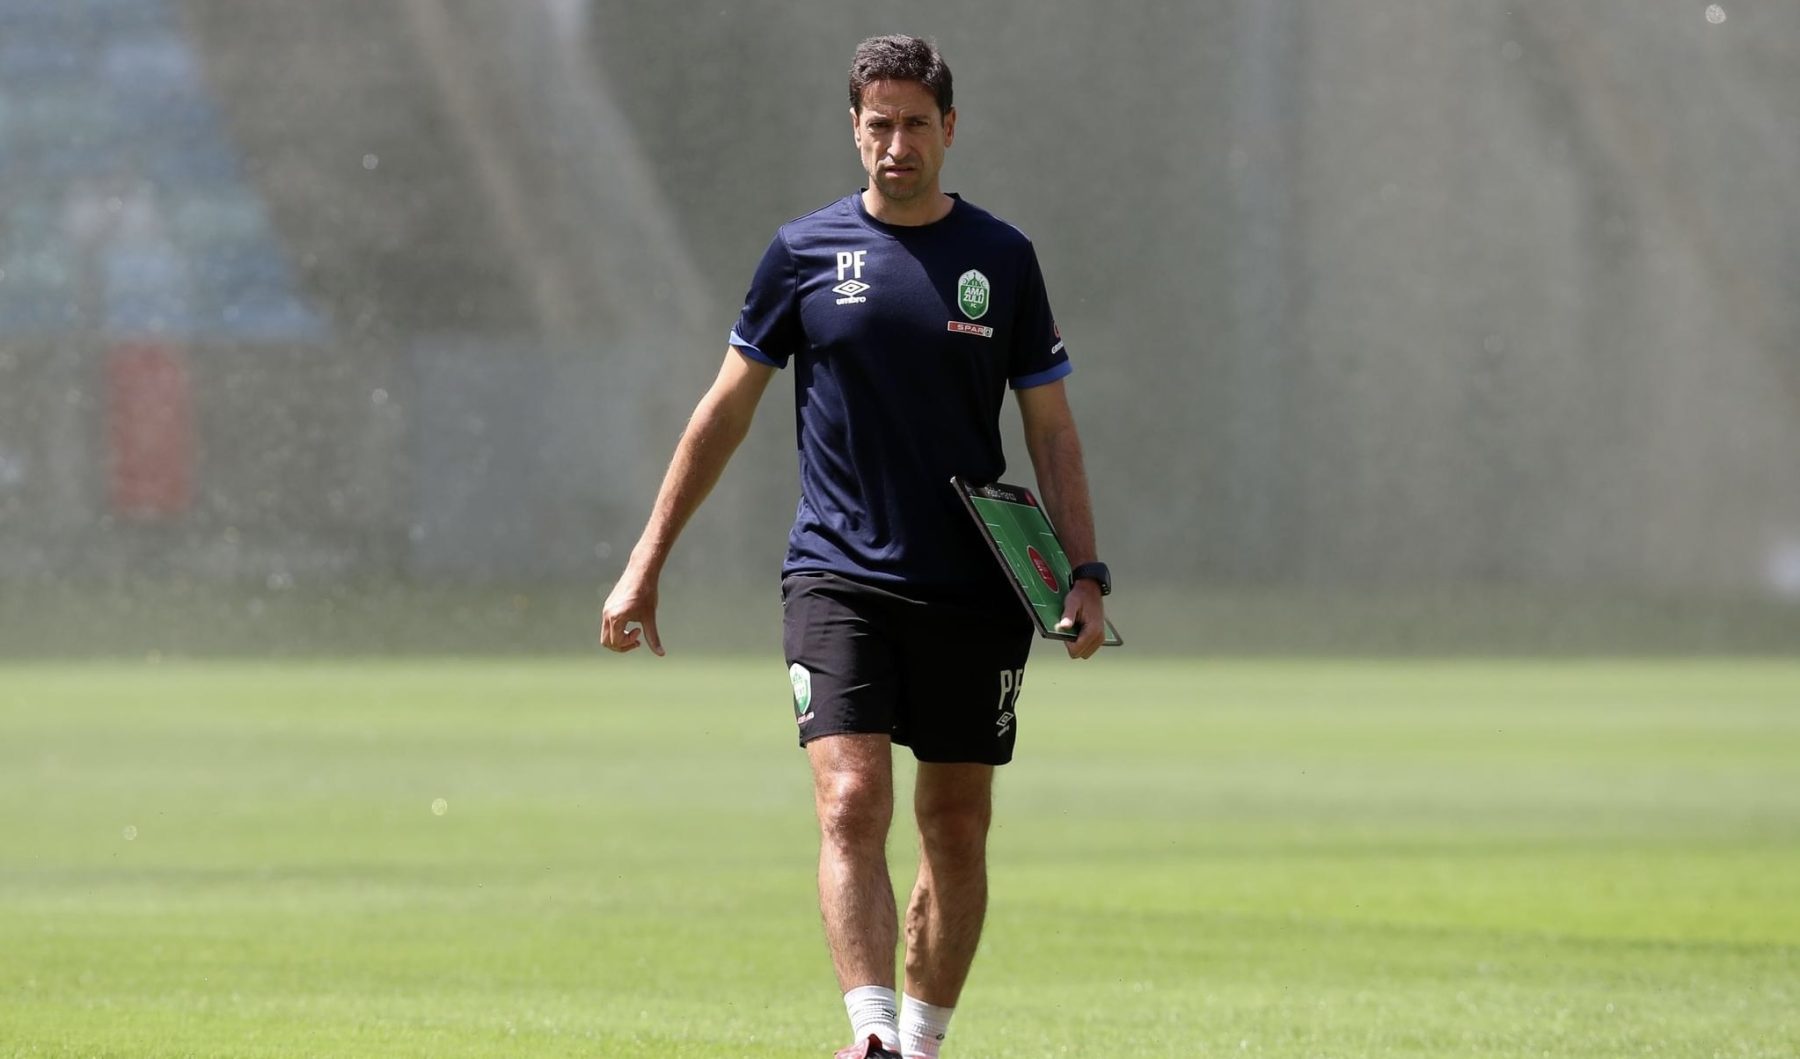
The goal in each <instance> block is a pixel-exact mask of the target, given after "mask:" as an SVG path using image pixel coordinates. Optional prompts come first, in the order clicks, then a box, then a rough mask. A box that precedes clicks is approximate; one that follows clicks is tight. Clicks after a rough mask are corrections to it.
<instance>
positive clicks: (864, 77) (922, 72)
mask: <svg viewBox="0 0 1800 1059" xmlns="http://www.w3.org/2000/svg"><path fill="white" fill-rule="evenodd" d="M873 81H917V82H919V83H920V84H922V85H924V86H925V87H926V88H928V89H930V90H931V94H932V95H934V96H936V97H937V105H938V113H940V114H948V113H950V107H951V105H952V102H953V95H952V93H951V87H950V67H948V66H946V65H945V64H944V57H943V56H942V55H939V54H938V50H937V45H936V44H933V43H932V42H931V41H928V40H921V39H920V38H918V37H908V36H905V35H904V34H893V35H890V36H886V37H870V38H869V39H868V40H865V41H863V42H862V43H861V44H858V45H857V46H856V54H855V55H854V56H852V57H851V59H850V109H851V110H854V111H858V112H861V110H862V94H863V89H865V88H867V87H869V84H870V83H871V82H873Z"/></svg>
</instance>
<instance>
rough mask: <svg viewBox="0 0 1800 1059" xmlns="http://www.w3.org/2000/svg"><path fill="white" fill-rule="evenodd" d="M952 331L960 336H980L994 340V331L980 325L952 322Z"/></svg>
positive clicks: (959, 321) (958, 321)
mask: <svg viewBox="0 0 1800 1059" xmlns="http://www.w3.org/2000/svg"><path fill="white" fill-rule="evenodd" d="M950 330H952V331H955V332H956V333H957V334H959V335H980V336H981V337H982V338H993V337H994V329H993V328H991V327H983V326H981V325H980V324H965V323H963V322H962V321H961V320H952V321H950Z"/></svg>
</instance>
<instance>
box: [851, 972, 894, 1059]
mask: <svg viewBox="0 0 1800 1059" xmlns="http://www.w3.org/2000/svg"><path fill="white" fill-rule="evenodd" d="M899 1008H900V1002H899V1001H898V1000H897V999H895V997H894V991H893V990H892V989H889V988H888V987H887V986H884V985H859V986H857V987H856V988H855V989H852V990H850V991H849V992H848V993H845V994H844V1010H845V1011H847V1012H849V1013H850V1030H851V1032H852V1033H854V1034H855V1035H856V1040H857V1042H858V1043H862V1042H864V1041H867V1040H868V1039H869V1037H870V1036H871V1035H872V1036H876V1037H880V1038H881V1046H882V1047H883V1048H886V1049H888V1050H889V1051H893V1050H894V1049H896V1048H898V1047H900V1020H899V1018H898V1016H899V1014H900V1012H899Z"/></svg>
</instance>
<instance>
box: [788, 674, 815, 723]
mask: <svg viewBox="0 0 1800 1059" xmlns="http://www.w3.org/2000/svg"><path fill="white" fill-rule="evenodd" d="M788 683H789V684H792V685H793V686H794V716H796V717H798V716H800V715H801V714H803V713H805V712H806V708H807V707H808V706H811V705H812V674H811V673H810V672H808V671H807V668H806V667H805V666H803V665H801V664H800V663H798V662H795V663H794V664H793V665H791V666H789V667H788Z"/></svg>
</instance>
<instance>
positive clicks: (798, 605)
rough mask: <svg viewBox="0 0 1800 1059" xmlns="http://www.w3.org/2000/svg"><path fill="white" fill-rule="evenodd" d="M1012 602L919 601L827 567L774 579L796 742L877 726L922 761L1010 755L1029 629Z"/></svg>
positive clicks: (993, 759)
mask: <svg viewBox="0 0 1800 1059" xmlns="http://www.w3.org/2000/svg"><path fill="white" fill-rule="evenodd" d="M1014 602H1015V601H1013V600H1010V599H1008V600H1003V601H1001V603H1002V604H1003V605H1001V606H996V607H992V608H986V609H977V608H972V607H967V606H961V605H957V604H948V603H935V602H932V603H928V602H922V601H920V600H915V599H909V598H907V597H906V596H903V595H898V594H896V593H893V592H889V591H886V590H884V589H880V588H875V587H873V586H870V585H864V584H860V583H858V582H855V581H850V580H847V579H845V578H841V577H835V576H833V575H831V574H795V575H793V576H791V577H788V578H787V579H785V580H783V581H782V583H781V606H782V611H783V615H782V641H783V646H784V649H785V651H786V653H787V660H788V678H789V680H790V681H791V682H792V684H793V688H794V720H795V722H796V723H797V724H798V725H799V726H800V745H801V746H805V745H806V744H807V743H810V742H812V741H813V740H814V739H818V738H820V737H821V736H827V735H843V734H845V733H852V732H854V733H866V734H874V733H880V734H883V735H887V736H890V737H891V738H892V739H893V741H894V742H896V743H899V744H900V745H901V746H906V747H911V748H912V752H913V756H914V757H916V758H918V759H919V760H920V761H931V762H943V763H961V762H971V763H978V764H985V765H1004V764H1006V763H1007V762H1008V761H1011V760H1012V756H1013V743H1014V741H1015V740H1016V739H1017V738H1018V734H1019V719H1018V701H1019V686H1020V684H1022V683H1023V682H1024V679H1025V660H1026V658H1027V656H1029V655H1030V653H1031V639H1032V633H1033V629H1032V625H1031V620H1030V619H1029V618H1028V617H1026V615H1025V614H1024V612H1023V611H1022V610H1021V609H1020V608H1019V607H1017V606H1016V605H1012V604H1014Z"/></svg>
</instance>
